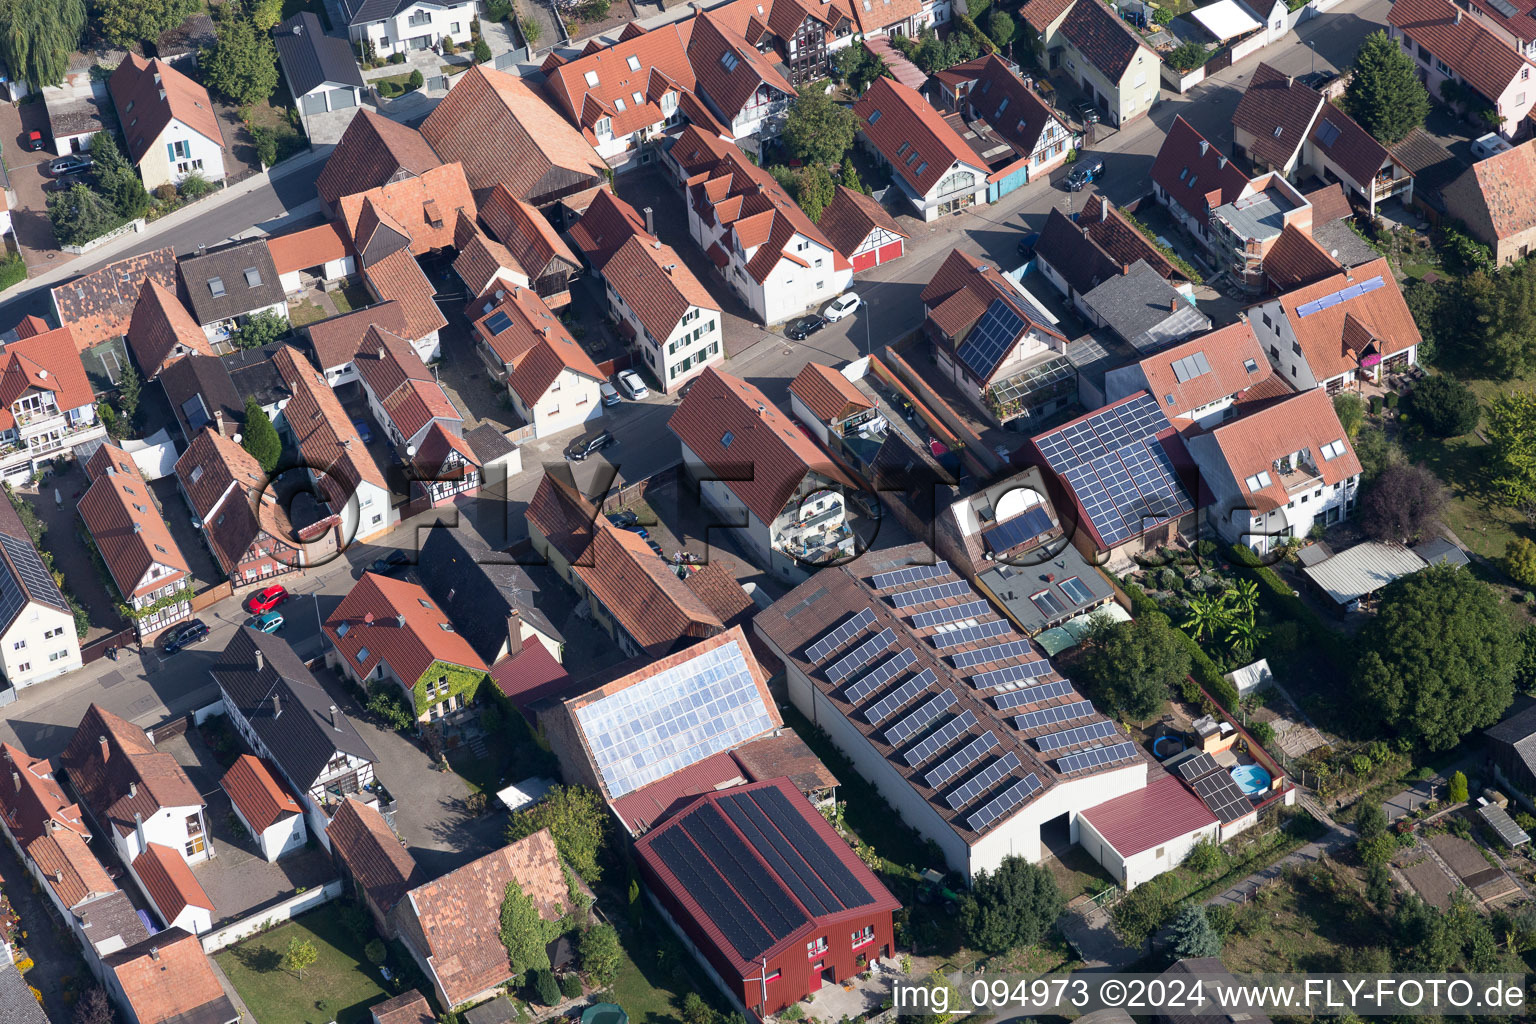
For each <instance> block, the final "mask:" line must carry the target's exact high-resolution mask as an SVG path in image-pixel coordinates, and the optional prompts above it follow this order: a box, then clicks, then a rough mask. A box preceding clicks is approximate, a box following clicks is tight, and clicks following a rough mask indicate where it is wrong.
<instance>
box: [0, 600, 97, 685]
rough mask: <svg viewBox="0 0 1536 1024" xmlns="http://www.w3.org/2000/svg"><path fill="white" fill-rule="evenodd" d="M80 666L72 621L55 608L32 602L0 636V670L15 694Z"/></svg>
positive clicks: (78, 650)
mask: <svg viewBox="0 0 1536 1024" xmlns="http://www.w3.org/2000/svg"><path fill="white" fill-rule="evenodd" d="M48 633H53V634H54V635H53V636H51V637H48V636H46V634H48ZM18 644H21V645H22V646H21V647H20V648H18V647H17V645H18ZM81 664H82V663H81V660H80V641H79V639H78V638H77V637H76V635H75V617H74V616H73V615H70V614H68V613H65V612H61V611H59V610H58V609H57V608H50V607H48V606H46V605H41V604H38V603H36V602H31V603H29V604H28V605H27V607H25V608H23V609H22V611H21V614H20V615H19V616H17V618H16V621H15V622H14V623H12V624H11V628H10V629H8V630H6V631H5V633H4V634H3V635H0V670H3V671H4V673H5V678H6V681H7V682H9V683H10V684H11V685H12V686H14V687H15V688H16V689H18V690H20V689H23V688H25V687H28V686H31V685H33V684H34V683H41V682H43V681H44V680H46V679H53V678H55V677H57V676H61V675H63V674H64V673H66V672H73V671H74V670H75V669H77V668H79V667H80V666H81Z"/></svg>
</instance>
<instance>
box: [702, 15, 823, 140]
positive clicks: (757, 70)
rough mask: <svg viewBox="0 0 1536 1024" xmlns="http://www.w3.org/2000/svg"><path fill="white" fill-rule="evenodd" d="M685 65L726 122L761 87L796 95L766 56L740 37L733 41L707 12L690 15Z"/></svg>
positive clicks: (743, 106) (787, 80)
mask: <svg viewBox="0 0 1536 1024" xmlns="http://www.w3.org/2000/svg"><path fill="white" fill-rule="evenodd" d="M732 56H734V60H732ZM688 62H689V64H691V65H692V66H693V73H694V76H695V79H696V81H697V83H698V89H699V91H700V92H701V93H703V94H704V96H705V97H706V98H707V99H708V100H709V101H710V103H711V104H713V105H714V107H715V109H716V111H718V112H719V113H720V114H721V115H723V116H724V118H725V120H726V121H730V120H731V119H732V118H734V117H735V116H736V115H737V114H739V113H741V111H742V110H743V109H744V108H745V107H746V105H747V103H748V101H749V100H751V99H752V97H753V96H754V95H756V94H757V90H758V89H760V88H762V87H764V86H767V87H768V88H769V89H773V90H777V91H778V92H780V93H783V94H784V95H786V96H794V95H796V93H795V87H794V86H792V85H790V84H789V79H787V78H785V77H784V76H783V75H782V74H781V73H780V72H779V69H778V67H777V66H775V64H774V63H772V62H771V61H770V60H769V59H768V57H767V56H765V55H764V54H761V53H759V52H758V51H757V49H756V47H753V46H750V45H748V43H747V41H746V40H745V39H742V38H741V37H740V36H736V37H734V38H733V37H732V35H731V33H730V32H728V31H727V30H725V29H723V28H721V26H720V25H718V24H716V21H715V18H714V16H713V15H711V14H708V13H704V12H700V13H699V14H697V15H695V16H694V19H693V33H692V34H691V35H690V36H689V38H688ZM728 68H729V69H728Z"/></svg>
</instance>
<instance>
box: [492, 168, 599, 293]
mask: <svg viewBox="0 0 1536 1024" xmlns="http://www.w3.org/2000/svg"><path fill="white" fill-rule="evenodd" d="M480 220H481V222H482V223H483V224H485V226H486V228H487V230H489V231H490V233H491V237H492V238H494V239H496V240H497V241H498V242H500V243H501V244H502V245H504V246H506V247H507V251H508V252H510V253H511V254H512V258H513V259H514V260H516V261H517V262H516V263H515V264H514V266H516V267H520V268H521V269H522V270H523V272H524V274H526V275H527V277H528V282H527V284H526V286H527V287H531V288H532V289H533V290H534V291H535V292H537V293H538V295H539V298H541V299H543V300H544V304H545V305H546V306H548V307H549V308H550V309H561V308H563V307H564V306H567V305H569V304H570V301H571V278H573V277H575V276H576V275H577V274H579V273H580V272H581V260H580V259H579V258H578V257H577V255H576V254H575V253H574V252H572V251H571V247H570V246H569V245H566V244H565V239H563V238H561V237H560V235H559V233H558V232H556V231H555V229H554V226H553V225H551V224H550V222H549V219H548V218H547V217H545V216H544V215H543V214H542V213H540V212H539V211H538V210H536V209H534V208H533V207H532V206H531V205H529V204H528V203H525V202H523V201H522V200H521V199H518V198H517V197H516V196H514V195H513V194H512V193H511V192H510V191H508V190H507V188H506V186H504V185H497V186H496V187H495V188H494V189H492V190H491V194H490V195H488V196H486V198H485V202H484V203H482V204H481V206H480Z"/></svg>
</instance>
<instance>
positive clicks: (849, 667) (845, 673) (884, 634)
mask: <svg viewBox="0 0 1536 1024" xmlns="http://www.w3.org/2000/svg"><path fill="white" fill-rule="evenodd" d="M895 644H896V631H895V630H893V629H891V628H890V627H886V628H885V629H882V630H881V631H880V632H878V633H876V634H875V635H874V636H872V637H870V638H869V639H868V640H866V641H864V642H863V643H862V644H859V646H857V647H855V648H854V649H853V650H852V651H851V652H849V653H848V654H845V655H843V657H841V658H839V659H838V660H837V661H836V663H834V664H833V665H832V667H831V668H829V669H827V679H829V680H830V681H832V682H834V683H840V682H842V681H843V680H844V679H847V678H848V677H849V676H851V675H853V674H854V673H855V672H857V671H858V670H859V669H861V668H863V667H864V666H865V665H868V664H869V663H870V662H872V661H874V660H875V659H876V658H878V657H880V655H881V654H882V653H884V652H885V651H887V650H888V649H890V648H891V647H893V646H895Z"/></svg>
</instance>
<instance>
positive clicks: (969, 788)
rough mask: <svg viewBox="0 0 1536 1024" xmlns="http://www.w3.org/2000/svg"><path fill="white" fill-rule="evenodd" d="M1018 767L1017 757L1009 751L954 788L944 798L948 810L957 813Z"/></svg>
mask: <svg viewBox="0 0 1536 1024" xmlns="http://www.w3.org/2000/svg"><path fill="white" fill-rule="evenodd" d="M1019 767H1021V765H1020V764H1019V755H1017V754H1015V753H1014V752H1013V751H1011V750H1010V751H1009V752H1008V753H1006V754H1004V755H1003V756H1002V757H1000V758H998V759H997V760H996V761H993V762H991V763H990V764H988V765H987V766H986V767H985V768H983V769H982V770H981V771H979V772H977V773H976V774H975V775H973V776H971V778H969V779H967V780H966V782H965V784H964V785H962V786H960V787H958V788H956V790H955V791H954V792H953V793H951V794H949V796H947V797H945V798H944V802H945V803H947V804H949V809H950V810H952V811H958V810H959V809H960V808H962V807H964V806H965V805H966V804H969V803H973V802H975V801H976V800H978V799H979V798H980V797H981V794H983V793H985V792H986V791H987V790H988V789H990V788H992V787H993V786H995V785H997V784H998V783H999V782H1001V781H1002V780H1003V779H1005V778H1007V777H1008V773H1009V772H1011V771H1015V770H1016V769H1018V768H1019Z"/></svg>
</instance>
